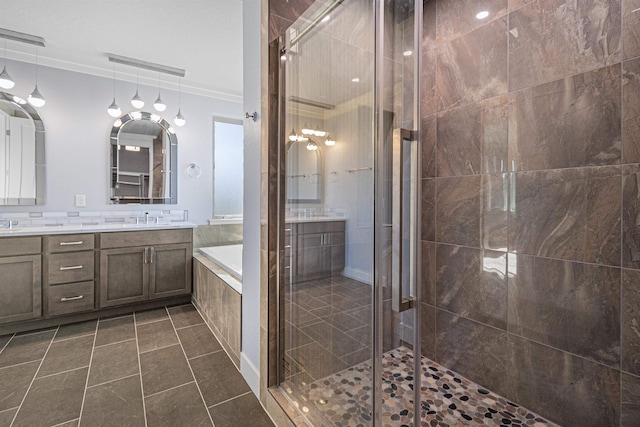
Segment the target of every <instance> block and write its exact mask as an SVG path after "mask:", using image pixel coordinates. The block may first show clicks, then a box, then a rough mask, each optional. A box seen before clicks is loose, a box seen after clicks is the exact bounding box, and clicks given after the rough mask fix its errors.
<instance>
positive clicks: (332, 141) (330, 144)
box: [324, 134, 336, 147]
mask: <svg viewBox="0 0 640 427" xmlns="http://www.w3.org/2000/svg"><path fill="white" fill-rule="evenodd" d="M324 145H326V146H327V147H333V146H334V145H336V140H335V139H333V138H331V135H328V134H327V139H326V141H324Z"/></svg>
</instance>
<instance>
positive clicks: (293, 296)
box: [285, 276, 371, 387]
mask: <svg viewBox="0 0 640 427" xmlns="http://www.w3.org/2000/svg"><path fill="white" fill-rule="evenodd" d="M370 318H371V286H370V285H367V284H365V283H362V282H358V281H356V280H352V279H349V278H347V277H344V276H335V277H331V278H326V279H319V280H311V281H307V282H302V283H294V284H293V285H292V286H290V287H289V289H287V290H286V293H285V362H286V363H285V379H286V380H287V382H288V383H289V384H291V385H294V386H296V387H301V386H306V385H307V384H309V383H311V382H313V381H316V380H318V379H320V378H324V377H326V376H328V375H331V374H334V373H336V372H340V371H342V370H344V369H346V368H347V367H349V366H353V365H355V364H358V363H360V362H362V361H364V360H367V359H368V358H370V357H371V326H370V322H371V320H370Z"/></svg>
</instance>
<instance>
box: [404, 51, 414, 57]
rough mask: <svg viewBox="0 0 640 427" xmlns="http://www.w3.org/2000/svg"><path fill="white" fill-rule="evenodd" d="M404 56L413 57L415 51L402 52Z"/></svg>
mask: <svg viewBox="0 0 640 427" xmlns="http://www.w3.org/2000/svg"><path fill="white" fill-rule="evenodd" d="M402 54H403V55H404V56H411V55H413V51H412V50H405V51H404V52H402Z"/></svg>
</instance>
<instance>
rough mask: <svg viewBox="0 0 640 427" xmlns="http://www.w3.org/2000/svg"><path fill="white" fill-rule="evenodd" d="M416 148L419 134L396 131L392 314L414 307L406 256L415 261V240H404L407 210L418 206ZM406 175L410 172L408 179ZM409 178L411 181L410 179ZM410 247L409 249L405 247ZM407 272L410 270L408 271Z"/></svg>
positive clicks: (412, 230) (411, 274) (412, 279)
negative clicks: (408, 150)
mask: <svg viewBox="0 0 640 427" xmlns="http://www.w3.org/2000/svg"><path fill="white" fill-rule="evenodd" d="M406 145H408V146H409V147H410V150H411V151H410V155H411V157H410V162H409V165H408V168H410V170H409V171H406V170H405V168H407V165H406V164H405V153H406V151H405V146H406ZM416 145H417V132H416V131H412V130H409V129H394V131H393V158H392V166H391V167H392V180H393V196H392V202H393V205H392V207H391V209H392V229H391V242H392V244H391V245H392V246H391V247H392V252H391V254H392V255H391V258H392V260H391V261H392V264H391V269H392V270H391V271H392V287H391V298H392V307H393V311H395V312H397V313H400V312H403V311H405V310H409V309H411V308H413V306H414V302H415V295H416V292H415V274H414V272H413V271H412V270H413V269H414V266H413V265H412V264H413V263H412V262H409V265H406V263H405V262H404V260H405V256H404V255H405V253H406V251H407V250H409V260H411V259H412V252H413V250H412V247H411V245H412V242H413V241H414V240H415V239H414V236H412V235H411V236H409V238H408V239H405V232H404V230H405V225H406V224H405V223H404V219H405V214H406V213H407V212H405V209H409V210H412V209H414V208H415V203H416V202H417V194H413V193H414V188H415V187H414V185H413V182H414V180H415V179H416V177H415V176H414V173H415V162H416V161H417V159H415V152H416ZM407 172H409V174H408V176H407ZM407 178H408V179H407ZM407 184H408V185H409V186H410V191H409V194H410V199H409V200H408V202H409V205H408V206H407V204H406V203H407V200H405V194H404V193H405V192H404V190H405V185H407ZM409 213H410V218H411V220H412V221H413V222H415V220H416V218H415V216H414V215H413V214H412V212H409ZM409 233H410V234H413V233H415V227H414V225H413V224H409ZM407 244H408V246H409V247H408V248H407V247H405V246H407ZM407 269H408V270H407ZM403 273H408V281H409V283H408V285H409V286H408V287H409V292H408V295H405V294H404V286H403V285H404V284H405V278H407V275H405V274H403Z"/></svg>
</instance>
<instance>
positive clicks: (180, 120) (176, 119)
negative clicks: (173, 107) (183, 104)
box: [173, 108, 186, 126]
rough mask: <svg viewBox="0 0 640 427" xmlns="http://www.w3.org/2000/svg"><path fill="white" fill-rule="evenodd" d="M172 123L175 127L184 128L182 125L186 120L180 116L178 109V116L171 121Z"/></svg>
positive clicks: (180, 112)
mask: <svg viewBox="0 0 640 427" xmlns="http://www.w3.org/2000/svg"><path fill="white" fill-rule="evenodd" d="M173 122H174V123H175V124H176V126H184V124H185V123H186V120H185V119H184V116H183V115H182V111H180V109H179V108H178V114H177V115H176V118H175V119H173Z"/></svg>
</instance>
